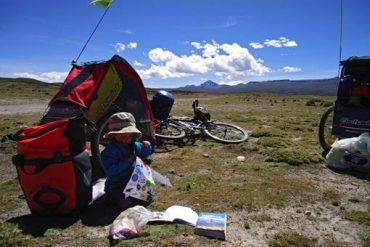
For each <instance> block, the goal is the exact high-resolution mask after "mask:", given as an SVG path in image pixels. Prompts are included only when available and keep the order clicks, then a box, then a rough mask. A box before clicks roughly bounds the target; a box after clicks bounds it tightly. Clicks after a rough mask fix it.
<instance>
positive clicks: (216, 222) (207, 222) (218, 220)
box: [194, 213, 227, 240]
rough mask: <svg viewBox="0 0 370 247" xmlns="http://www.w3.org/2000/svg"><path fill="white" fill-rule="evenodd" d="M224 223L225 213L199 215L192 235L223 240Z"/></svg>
mask: <svg viewBox="0 0 370 247" xmlns="http://www.w3.org/2000/svg"><path fill="white" fill-rule="evenodd" d="M226 221H227V217H226V214H225V213H199V214H198V220H197V223H196V225H195V228H194V233H195V234H197V235H200V236H205V237H210V238H217V239H221V240H225V239H226Z"/></svg>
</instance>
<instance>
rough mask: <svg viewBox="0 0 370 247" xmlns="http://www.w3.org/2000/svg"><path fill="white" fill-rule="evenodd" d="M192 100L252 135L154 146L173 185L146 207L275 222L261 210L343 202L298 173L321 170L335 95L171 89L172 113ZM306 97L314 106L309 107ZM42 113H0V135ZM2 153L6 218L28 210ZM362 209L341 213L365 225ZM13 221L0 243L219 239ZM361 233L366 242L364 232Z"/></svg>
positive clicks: (298, 239) (276, 240)
mask: <svg viewBox="0 0 370 247" xmlns="http://www.w3.org/2000/svg"><path fill="white" fill-rule="evenodd" d="M37 90H38V89H37ZM40 90H41V89H40ZM30 92H32V89H31V90H30ZM25 97H26V96H25ZM28 97H31V96H28ZM196 98H198V99H199V100H200V104H201V105H203V106H205V107H206V108H207V109H208V111H209V112H210V113H211V118H212V119H218V120H220V121H224V122H230V123H233V124H236V125H239V126H241V127H243V128H245V129H247V130H248V132H249V134H250V136H251V137H250V139H249V141H248V142H245V143H242V144H238V145H225V144H219V143H216V142H213V141H211V140H206V141H202V140H198V141H196V142H195V144H194V145H186V146H184V147H178V146H175V145H167V146H164V147H158V148H157V150H156V153H155V154H153V157H152V158H153V160H154V162H153V164H152V166H153V168H154V169H156V170H157V171H159V172H161V173H162V174H164V175H166V176H168V177H169V178H170V180H171V182H172V184H173V185H174V186H173V187H172V188H168V187H163V186H160V185H158V186H157V188H156V193H157V195H156V199H155V202H154V203H153V204H152V205H150V207H149V209H151V210H164V209H166V208H167V207H169V206H171V205H174V204H177V205H184V206H189V207H191V208H193V209H194V210H196V211H197V212H202V211H212V212H217V211H222V212H227V213H229V212H245V211H247V212H251V213H252V215H254V216H252V217H248V219H251V220H252V221H254V222H261V223H263V222H265V221H270V220H272V219H271V218H270V216H269V215H266V214H263V213H261V212H260V210H261V209H264V208H283V207H286V206H294V205H312V204H315V203H318V202H322V203H328V204H329V205H331V206H333V205H334V206H335V205H340V203H341V200H342V195H341V194H340V192H338V191H335V190H332V189H326V188H320V184H319V182H318V181H315V180H312V179H310V177H308V176H300V174H301V173H306V174H310V173H312V174H315V173H320V170H321V169H322V163H323V158H322V157H321V155H320V153H321V148H320V147H319V144H318V138H317V125H318V122H319V119H320V116H321V114H322V113H323V112H324V109H325V107H324V106H322V105H326V102H333V100H334V98H333V97H318V98H317V97H315V98H314V100H312V98H313V97H311V96H287V95H284V96H283V95H270V94H241V95H207V94H185V93H184V94H175V99H176V104H175V105H174V108H173V111H172V115H174V116H179V115H181V116H191V114H192V109H191V102H192V100H193V99H196ZM317 99H319V100H317ZM307 102H314V103H309V104H308V105H307ZM40 116H41V113H40V114H35V115H29V116H22V117H21V116H15V115H10V116H7V117H6V118H4V117H3V118H1V120H0V135H4V134H7V133H9V132H12V131H14V130H17V129H19V128H20V127H22V126H24V125H29V124H32V123H35V122H37V120H38V119H39V117H40ZM166 148H167V149H166ZM0 150H1V156H0V158H1V164H0V172H1V174H0V178H1V179H2V180H1V183H0V190H1V191H2V192H4V191H5V192H6V195H5V194H3V195H2V196H0V203H1V204H0V205H1V206H0V212H1V213H0V218H1V220H2V221H9V220H11V219H14V218H17V217H19V216H22V215H27V214H29V211H28V210H27V209H26V204H25V201H24V199H23V198H22V191H21V190H20V188H19V186H18V184H17V182H16V180H15V177H16V173H15V169H14V167H13V166H12V164H11V162H10V157H11V155H12V154H14V153H15V145H14V144H11V145H1V146H0ZM205 154H207V155H205ZM239 155H243V156H245V157H246V161H245V162H239V161H237V159H236V157H237V156H239ZM352 201H353V200H352ZM347 202H348V200H347ZM348 203H351V202H348ZM352 204H353V203H352ZM363 213H364V214H365V215H363V214H361V213H358V212H357V211H356V212H355V213H354V212H352V213H351V212H349V213H347V214H344V215H343V217H344V218H346V219H348V220H355V221H358V220H357V219H359V218H365V220H364V221H361V223H363V224H365V225H366V224H368V220H367V216H368V212H363ZM243 222H244V223H243ZM243 222H242V225H243V226H242V228H243V229H244V230H248V229H250V227H251V224H252V223H251V222H246V221H243ZM14 225H16V223H6V224H4V225H2V226H1V228H0V229H1V232H0V241H3V242H2V243H1V242H0V245H1V244H3V243H5V244H6V245H8V246H16V245H17V244H13V242H4V241H10V240H9V239H15V240H17V241H20V243H23V242H22V241H25V242H26V243H28V244H30V245H32V244H33V243H34V242H33V241H37V243H38V246H47V245H48V244H50V243H59V245H63V241H65V243H67V240H68V245H72V246H80V245H81V246H109V245H111V244H117V246H218V245H219V242H218V241H216V240H209V239H206V238H202V237H198V236H195V235H193V233H192V230H191V228H189V227H186V226H180V225H179V226H173V225H166V226H155V227H154V226H147V227H146V228H145V230H144V233H143V234H142V237H140V238H137V239H134V240H130V241H126V242H123V241H121V242H117V243H110V242H109V241H108V240H107V238H106V236H107V226H105V228H104V226H88V225H86V224H84V223H83V222H80V221H77V222H75V223H73V224H70V225H69V226H68V227H64V228H63V229H57V230H53V229H55V228H50V229H48V230H46V231H45V232H44V234H41V236H38V237H32V236H31V237H30V236H29V235H24V234H21V233H20V232H18V231H16V230H14ZM267 234H268V233H267ZM364 234H365V235H364V236H365V237H363V239H364V241H365V240H366V238H368V236H369V234H368V232H367V233H366V232H365V233H364ZM366 234H367V235H366ZM189 238H190V239H191V240H190V241H189ZM269 238H270V240H271V241H270V246H315V244H316V242H317V241H316V239H314V238H311V237H308V236H304V235H302V234H300V233H295V232H291V233H284V232H281V233H277V234H272V233H271V234H270V236H269ZM2 239H7V240H2ZM184 239H185V240H184ZM181 241H187V242H185V243H182V242H181ZM14 243H17V242H14Z"/></svg>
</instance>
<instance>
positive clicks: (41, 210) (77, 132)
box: [13, 118, 92, 215]
mask: <svg viewBox="0 0 370 247" xmlns="http://www.w3.org/2000/svg"><path fill="white" fill-rule="evenodd" d="M84 128H85V120H84V119H83V118H72V119H60V120H57V121H53V122H50V123H46V124H42V125H37V126H33V127H28V128H24V129H22V130H21V131H19V132H18V133H17V134H16V136H14V137H13V140H15V141H17V151H18V154H17V155H15V156H13V163H14V165H15V166H16V169H17V173H18V179H19V183H20V185H21V187H22V190H23V192H24V195H25V197H26V201H27V204H28V206H29V208H30V210H31V212H32V213H36V214H40V215H55V214H70V213H76V212H78V211H79V210H80V209H81V208H83V207H84V206H86V205H87V204H88V203H89V202H90V201H91V196H92V191H91V190H92V189H91V164H90V157H89V153H88V152H86V145H85V131H84Z"/></svg>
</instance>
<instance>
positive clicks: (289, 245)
mask: <svg viewBox="0 0 370 247" xmlns="http://www.w3.org/2000/svg"><path fill="white" fill-rule="evenodd" d="M316 242H317V240H316V239H310V238H308V237H306V236H303V235H301V234H298V233H295V232H293V233H286V232H279V233H276V234H275V235H274V238H273V240H271V241H270V243H269V246H270V247H293V246H300V247H313V246H316Z"/></svg>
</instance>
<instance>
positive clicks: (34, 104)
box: [0, 100, 48, 116]
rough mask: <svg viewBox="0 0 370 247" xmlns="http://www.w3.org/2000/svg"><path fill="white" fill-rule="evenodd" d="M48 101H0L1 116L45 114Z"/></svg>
mask: <svg viewBox="0 0 370 247" xmlns="http://www.w3.org/2000/svg"><path fill="white" fill-rule="evenodd" d="M47 105H48V101H45V102H40V101H36V100H28V101H25V100H12V102H9V101H7V100H0V116H1V115H12V114H25V113H36V112H44V111H45V109H46V108H47Z"/></svg>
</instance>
